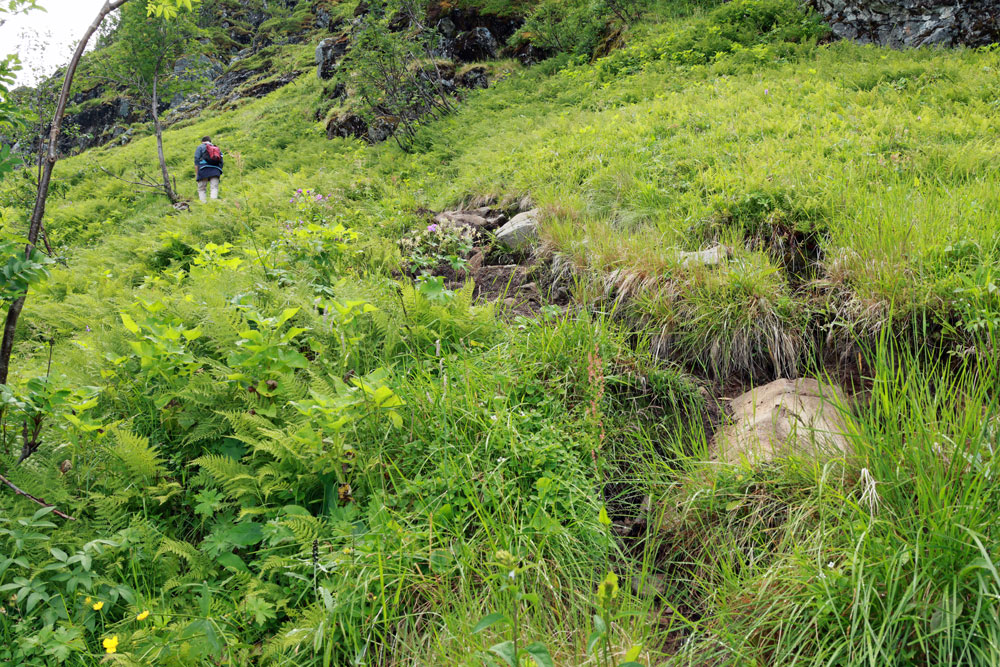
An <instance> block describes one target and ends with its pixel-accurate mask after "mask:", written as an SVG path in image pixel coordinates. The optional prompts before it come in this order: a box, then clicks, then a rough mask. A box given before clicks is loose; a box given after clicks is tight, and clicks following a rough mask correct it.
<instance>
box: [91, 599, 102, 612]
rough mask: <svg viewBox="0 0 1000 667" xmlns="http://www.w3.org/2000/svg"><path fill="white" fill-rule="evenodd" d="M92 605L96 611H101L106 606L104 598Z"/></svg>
mask: <svg viewBox="0 0 1000 667" xmlns="http://www.w3.org/2000/svg"><path fill="white" fill-rule="evenodd" d="M91 606H92V607H93V608H94V611H100V610H101V609H102V608H103V607H104V600H101V601H100V602H95V603H94V604H93V605H91Z"/></svg>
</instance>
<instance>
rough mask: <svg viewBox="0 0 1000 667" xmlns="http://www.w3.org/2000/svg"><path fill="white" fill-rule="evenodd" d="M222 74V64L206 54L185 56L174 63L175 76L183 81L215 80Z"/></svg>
mask: <svg viewBox="0 0 1000 667" xmlns="http://www.w3.org/2000/svg"><path fill="white" fill-rule="evenodd" d="M220 76H222V65H221V64H220V63H218V62H216V61H215V60H213V59H212V58H209V57H208V56H206V55H199V56H185V57H183V58H178V59H177V62H175V63H174V78H176V79H179V80H181V81H206V82H209V81H213V80H214V79H217V78H218V77H220Z"/></svg>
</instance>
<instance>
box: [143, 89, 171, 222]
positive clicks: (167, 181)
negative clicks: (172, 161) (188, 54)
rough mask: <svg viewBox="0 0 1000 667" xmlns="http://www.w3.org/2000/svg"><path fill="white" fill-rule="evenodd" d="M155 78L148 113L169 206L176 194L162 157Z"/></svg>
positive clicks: (161, 130)
mask: <svg viewBox="0 0 1000 667" xmlns="http://www.w3.org/2000/svg"><path fill="white" fill-rule="evenodd" d="M157 83H158V80H157V77H155V76H154V77H153V95H152V100H153V104H152V107H151V109H150V111H151V112H152V114H153V128H154V129H155V130H156V155H157V157H159V158H160V171H161V172H163V191H164V192H165V193H166V195H167V198H168V199H169V200H170V203H171V204H176V203H177V193H175V192H174V189H173V188H172V187H170V173H169V172H168V171H167V160H166V158H164V157H163V126H162V125H160V110H159V108H158V107H159V106H160V97H159V95H158V94H157V88H156V86H157Z"/></svg>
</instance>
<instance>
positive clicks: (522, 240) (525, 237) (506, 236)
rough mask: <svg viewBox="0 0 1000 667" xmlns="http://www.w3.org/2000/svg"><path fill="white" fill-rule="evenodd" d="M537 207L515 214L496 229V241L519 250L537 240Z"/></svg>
mask: <svg viewBox="0 0 1000 667" xmlns="http://www.w3.org/2000/svg"><path fill="white" fill-rule="evenodd" d="M539 214H540V212H539V210H538V209H537V208H535V209H532V210H530V211H525V212H524V213H520V214H518V215H515V216H514V217H513V218H511V219H510V221H509V222H507V223H506V224H505V225H504V226H503V227H501V228H500V229H498V230H497V231H496V238H497V241H499V242H500V243H502V244H503V245H505V246H507V247H508V248H512V249H514V250H519V249H522V248H524V247H525V246H527V245H530V244H532V243H534V242H535V241H537V240H538V217H539Z"/></svg>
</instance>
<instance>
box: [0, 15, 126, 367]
mask: <svg viewBox="0 0 1000 667" xmlns="http://www.w3.org/2000/svg"><path fill="white" fill-rule="evenodd" d="M126 2H128V0H104V5H103V6H102V7H101V10H100V11H99V12H98V13H97V17H96V18H95V19H94V21H93V23H91V24H90V26H89V27H88V28H87V32H85V33H84V34H83V38H81V39H80V43H79V44H77V46H76V51H75V52H74V53H73V59H72V60H70V63H69V66H68V67H67V68H66V76H65V77H64V78H63V85H62V91H61V92H60V93H59V101H58V102H57V104H56V113H55V115H54V116H53V118H52V128H51V129H50V130H49V154H48V155H47V156H46V158H45V163H44V164H43V165H42V173H41V178H39V179H38V194H37V195H36V196H35V208H34V210H33V211H32V212H31V222H30V224H29V225H28V244H27V245H26V246H25V249H24V253H25V256H26V257H30V256H31V251H32V249H33V248H34V247H35V241H37V240H38V233H39V231H40V230H41V228H42V219H43V218H44V217H45V203H46V200H47V199H48V197H49V184H50V183H51V182H52V169H53V168H54V167H55V166H56V160H58V159H59V156H58V155H57V154H56V150H57V149H56V145H57V144H58V143H59V131H60V130H61V129H62V121H63V115H64V114H65V113H66V105H67V104H68V103H69V93H70V88H71V87H72V85H73V76H74V75H75V74H76V68H77V67H78V66H79V65H80V58H82V57H83V52H84V50H85V49H86V48H87V42H89V41H90V38H91V37H93V36H94V33H95V32H97V29H98V28H99V27H100V25H101V23H102V22H103V21H104V17H106V16H107V15H108V14H110V13H111V12H113V11H114V10H116V9H118V8H119V7H121V6H122V5H124V4H125V3H126ZM26 298H27V297H26V296H22V297H20V298H18V299H16V300H15V301H14V302H13V303H11V304H10V307H9V308H8V309H7V318H6V320H5V321H4V326H3V342H0V384H7V376H8V374H9V373H10V356H11V354H12V353H13V351H14V335H15V334H16V333H17V320H18V318H20V317H21V310H22V309H23V308H24V300H25V299H26Z"/></svg>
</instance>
